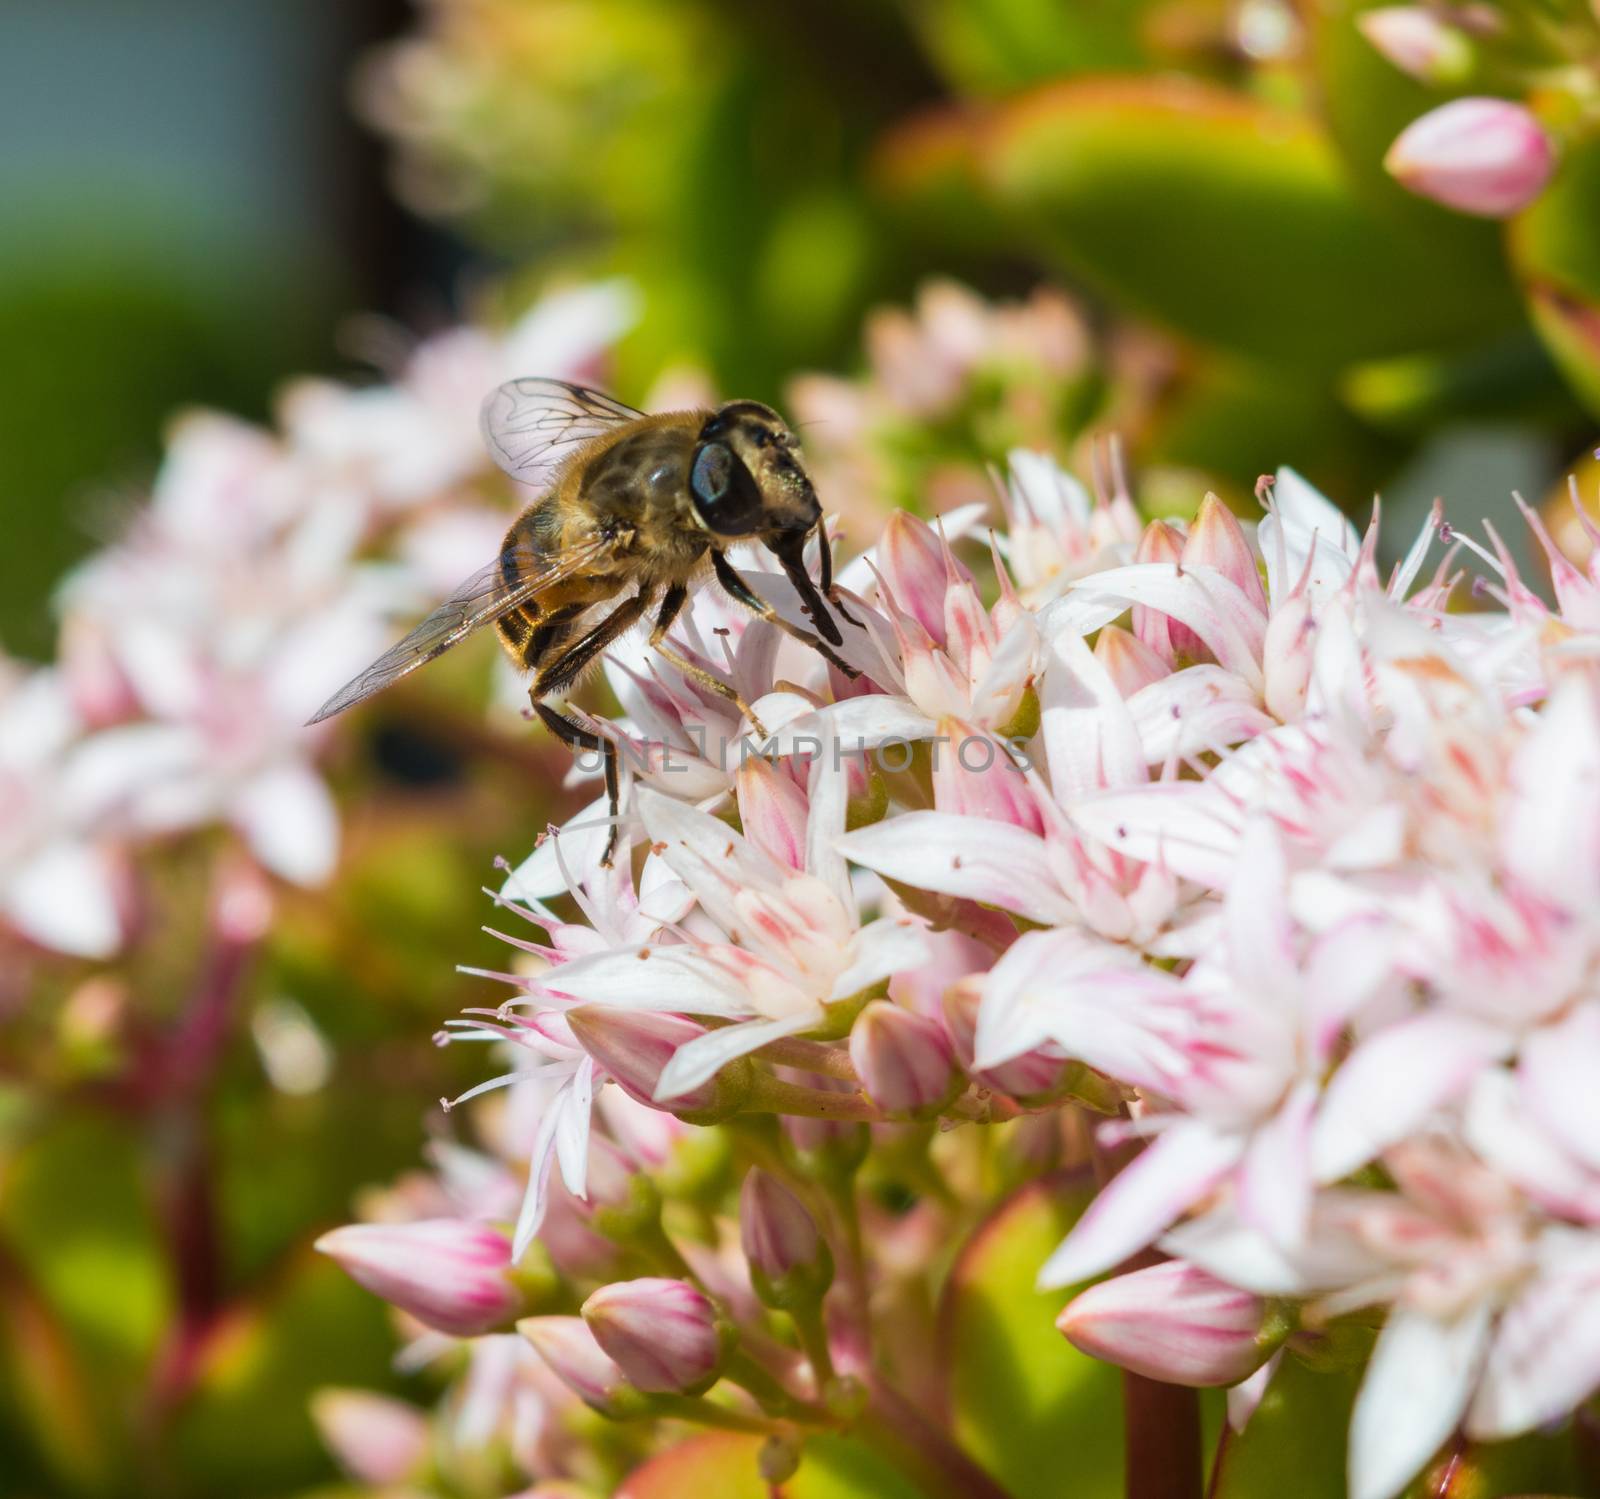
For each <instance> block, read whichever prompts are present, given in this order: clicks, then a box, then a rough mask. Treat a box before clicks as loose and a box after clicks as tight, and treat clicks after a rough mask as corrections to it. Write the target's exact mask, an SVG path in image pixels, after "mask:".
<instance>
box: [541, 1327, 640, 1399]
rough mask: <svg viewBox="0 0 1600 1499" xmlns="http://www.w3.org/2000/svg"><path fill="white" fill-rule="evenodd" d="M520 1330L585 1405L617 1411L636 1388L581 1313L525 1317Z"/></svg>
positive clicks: (554, 1372) (553, 1372) (555, 1373)
mask: <svg viewBox="0 0 1600 1499" xmlns="http://www.w3.org/2000/svg"><path fill="white" fill-rule="evenodd" d="M517 1331H518V1332H520V1333H521V1334H522V1336H523V1337H525V1338H526V1339H527V1340H528V1341H529V1342H530V1343H532V1344H533V1347H534V1351H535V1352H536V1353H537V1354H538V1355H539V1357H540V1358H542V1359H543V1360H544V1361H545V1363H546V1364H548V1365H549V1366H550V1372H551V1373H552V1374H554V1375H555V1376H556V1378H557V1379H559V1380H560V1381H561V1382H562V1384H564V1385H566V1387H567V1388H568V1389H569V1390H571V1391H572V1393H573V1394H574V1395H576V1396H577V1397H578V1398H579V1399H580V1400H581V1401H583V1403H584V1404H585V1405H589V1406H593V1407H594V1409H595V1410H597V1411H599V1412H600V1413H601V1414H602V1415H618V1414H621V1413H622V1411H623V1410H625V1409H626V1408H627V1407H628V1405H629V1404H631V1403H633V1402H630V1401H629V1399H628V1397H629V1396H630V1395H635V1396H636V1392H635V1391H634V1390H633V1389H632V1387H631V1386H630V1385H629V1384H628V1379H627V1376H626V1375H625V1374H623V1372H622V1370H621V1369H619V1368H618V1367H617V1366H616V1364H615V1363H613V1362H612V1360H611V1358H610V1356H609V1355H608V1354H607V1353H606V1351H605V1350H604V1349H603V1348H601V1346H600V1345H599V1343H597V1342H596V1341H595V1337H594V1334H593V1333H592V1332H590V1331H589V1328H588V1324H587V1323H585V1322H584V1320H583V1318H582V1317H524V1318H523V1319H522V1321H520V1322H519V1323H517Z"/></svg>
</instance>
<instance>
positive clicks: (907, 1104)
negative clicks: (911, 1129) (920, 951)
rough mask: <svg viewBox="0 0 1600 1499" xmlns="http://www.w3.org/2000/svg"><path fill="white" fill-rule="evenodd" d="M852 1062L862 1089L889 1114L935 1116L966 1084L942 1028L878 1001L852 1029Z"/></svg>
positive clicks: (919, 1016)
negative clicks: (963, 1084)
mask: <svg viewBox="0 0 1600 1499" xmlns="http://www.w3.org/2000/svg"><path fill="white" fill-rule="evenodd" d="M850 1060H851V1062H852V1063H853V1064H854V1065H855V1069H856V1075H857V1076H858V1077H859V1078H860V1079H861V1088H862V1091H863V1092H864V1093H865V1094H866V1095H867V1097H868V1098H870V1099H871V1100H872V1101H873V1102H874V1103H875V1104H877V1105H878V1107H879V1108H880V1109H882V1110H883V1111H884V1112H885V1113H886V1114H891V1115H895V1116H897V1117H905V1118H918V1117H924V1118H925V1117H930V1116H932V1115H934V1114H937V1113H938V1112H939V1110H940V1109H942V1108H943V1107H944V1106H945V1105H946V1104H947V1103H949V1102H950V1100H951V1099H952V1098H954V1097H955V1095H956V1093H957V1092H958V1091H959V1089H960V1087H961V1083H962V1077H961V1074H960V1072H959V1071H958V1070H957V1068H956V1064H955V1056H954V1054H953V1053H952V1052H951V1050H950V1043H949V1041H948V1040H947V1039H946V1038H945V1034H944V1031H943V1029H942V1028H941V1027H940V1026H939V1025H938V1024H937V1023H936V1022H935V1021H932V1020H928V1019H926V1018H924V1017H923V1016H921V1015H917V1014H914V1013H913V1012H912V1011H910V1010H903V1009H901V1008H900V1006H899V1005H896V1004H892V1003H890V1001H888V1000H886V999H879V1000H874V1001H873V1002H872V1003H871V1004H870V1005H868V1006H867V1007H866V1009H864V1010H863V1011H862V1012H861V1014H860V1015H858V1016H857V1017H856V1023H855V1025H854V1027H853V1028H852V1029H851V1031H850Z"/></svg>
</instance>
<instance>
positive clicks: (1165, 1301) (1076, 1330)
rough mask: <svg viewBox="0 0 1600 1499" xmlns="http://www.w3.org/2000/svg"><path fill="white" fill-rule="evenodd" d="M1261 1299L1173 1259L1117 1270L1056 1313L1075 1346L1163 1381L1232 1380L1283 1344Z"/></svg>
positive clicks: (1205, 1382)
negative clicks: (1121, 1272) (1271, 1328)
mask: <svg viewBox="0 0 1600 1499" xmlns="http://www.w3.org/2000/svg"><path fill="white" fill-rule="evenodd" d="M1268 1320H1269V1308H1268V1305H1267V1303H1266V1302H1265V1301H1263V1300H1262V1299H1261V1297H1259V1296H1252V1295H1251V1294H1250V1293H1249V1292H1248V1291H1240V1290H1238V1289H1236V1288H1235V1287H1233V1286H1230V1285H1228V1284H1226V1283H1225V1282H1223V1281H1220V1280H1218V1279H1217V1278H1216V1277H1215V1276H1213V1275H1208V1274H1207V1273H1206V1272H1205V1271H1204V1270H1197V1269H1195V1268H1194V1267H1193V1266H1192V1265H1186V1264H1184V1263H1183V1262H1182V1261H1179V1260H1169V1261H1167V1262H1166V1263H1164V1264H1160V1265H1152V1266H1150V1267H1149V1268H1148V1269H1146V1270H1134V1271H1131V1272H1130V1273H1128V1274H1127V1275H1118V1276H1116V1277H1114V1278H1113V1279H1111V1280H1106V1281H1102V1282H1101V1283H1100V1284H1099V1285H1096V1286H1090V1287H1089V1289H1088V1290H1087V1291H1084V1292H1082V1293H1081V1294H1079V1295H1078V1296H1075V1297H1074V1298H1073V1299H1072V1301H1071V1302H1069V1303H1068V1304H1067V1306H1066V1307H1065V1308H1064V1309H1063V1311H1062V1313H1061V1315H1060V1316H1059V1317H1057V1318H1056V1326H1057V1327H1058V1328H1059V1329H1060V1330H1061V1331H1062V1332H1063V1333H1064V1334H1065V1335H1066V1338H1067V1341H1068V1342H1070V1343H1071V1344H1072V1345H1073V1347H1075V1348H1079V1349H1081V1350H1082V1351H1083V1352H1084V1353H1087V1354H1090V1355H1092V1356H1093V1357H1094V1358H1100V1359H1105V1360H1106V1361H1107V1362H1108V1363H1113V1364H1120V1365H1121V1366H1122V1367H1123V1368H1124V1369H1131V1370H1132V1371H1133V1372H1134V1373H1135V1374H1143V1375H1145V1376H1146V1377H1147V1378H1150V1379H1159V1380H1163V1381H1165V1382H1166V1383H1167V1384H1182V1385H1231V1384H1237V1383H1238V1382H1239V1381H1240V1380H1241V1379H1244V1378H1246V1377H1247V1376H1248V1375H1250V1374H1253V1373H1254V1372H1255V1371H1256V1370H1257V1369H1259V1368H1260V1367H1261V1365H1262V1364H1264V1363H1265V1362H1266V1361H1267V1359H1268V1358H1270V1357H1271V1355H1272V1352H1273V1350H1274V1348H1275V1347H1276V1345H1277V1343H1278V1342H1279V1341H1281V1339H1280V1338H1278V1337H1277V1336H1275V1335H1274V1334H1273V1333H1272V1332H1270V1331H1269V1330H1268V1327H1267V1323H1268Z"/></svg>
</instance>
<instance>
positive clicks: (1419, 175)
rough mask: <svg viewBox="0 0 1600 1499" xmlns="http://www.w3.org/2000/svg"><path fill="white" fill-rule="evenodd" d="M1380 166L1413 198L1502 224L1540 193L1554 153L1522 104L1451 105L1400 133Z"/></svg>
mask: <svg viewBox="0 0 1600 1499" xmlns="http://www.w3.org/2000/svg"><path fill="white" fill-rule="evenodd" d="M1383 164H1384V166H1385V167H1386V168H1387V169H1388V171H1389V174H1390V175H1391V176H1392V177H1394V178H1395V180H1396V181H1398V182H1399V183H1401V184H1402V185H1403V186H1405V187H1407V188H1409V189H1410V190H1411V191H1412V192H1414V193H1416V194H1417V195H1418V196H1419V197H1423V198H1431V199H1433V201H1434V202H1435V203H1442V204H1444V206H1445V207H1446V208H1454V209H1456V210H1458V211H1459V212H1461V213H1471V214H1477V215H1478V216H1480V217H1481V218H1486V219H1505V218H1510V217H1511V215H1512V214H1514V213H1517V212H1518V211H1519V210H1521V209H1523V208H1526V207H1527V206H1528V204H1530V203H1531V202H1533V200H1534V199H1535V198H1537V197H1538V196H1539V194H1540V193H1541V192H1543V191H1544V185H1545V183H1546V182H1548V181H1549V180H1550V173H1551V171H1552V170H1553V169H1554V167H1555V149H1554V147H1552V145H1551V144H1550V137H1549V136H1547V135H1546V134H1545V133H1544V131H1543V130H1542V129H1541V128H1540V126H1539V122H1538V121H1537V120H1536V119H1534V117H1533V116H1532V115H1531V114H1529V113H1528V111H1527V110H1526V109H1524V108H1523V107H1522V106H1521V105H1520V104H1512V103H1510V102H1509V101H1508V100H1505V99H1456V100H1453V101H1452V102H1451V103H1449V104H1443V105H1441V106H1440V107H1439V108H1438V109H1435V110H1430V111H1429V112H1428V113H1427V114H1425V115H1423V116H1422V118H1421V119H1419V120H1413V121H1412V122H1411V123H1410V124H1409V125H1408V126H1406V128H1405V129H1404V130H1402V131H1401V132H1400V135H1399V137H1398V139H1396V141H1395V143H1394V144H1393V145H1392V146H1390V147H1389V154H1388V155H1387V156H1385V157H1384V159H1383Z"/></svg>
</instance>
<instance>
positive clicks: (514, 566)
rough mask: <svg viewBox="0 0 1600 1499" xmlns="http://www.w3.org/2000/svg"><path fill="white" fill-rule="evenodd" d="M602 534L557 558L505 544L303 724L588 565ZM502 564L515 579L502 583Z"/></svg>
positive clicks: (599, 550) (604, 546)
mask: <svg viewBox="0 0 1600 1499" xmlns="http://www.w3.org/2000/svg"><path fill="white" fill-rule="evenodd" d="M610 547H611V542H610V541H609V540H607V539H606V538H604V537H596V538H595V539H594V540H593V541H588V542H584V543H582V544H581V545H579V546H575V547H570V548H568V549H567V550H566V551H564V552H562V553H561V555H560V556H559V557H556V558H553V559H552V558H549V557H542V556H540V555H539V554H537V553H535V552H533V551H532V549H531V548H528V547H511V548H508V549H507V551H505V552H502V553H501V555H500V556H499V557H497V558H496V559H495V560H494V561H493V562H491V563H490V564H489V565H488V566H487V567H484V568H480V569H479V570H478V571H477V572H475V573H474V574H473V575H472V576H471V577H470V578H468V579H467V581H466V582H465V583H463V584H462V585H461V586H460V587H459V588H458V589H456V591H455V592H454V593H453V594H451V595H450V597H449V598H447V599H446V600H445V601H444V603H442V604H440V605H439V607H438V608H437V609H435V610H434V611H433V613H432V614H430V615H429V616H428V617H427V618H426V619H425V620H423V621H422V623H421V624H420V625H418V626H417V627H416V629H414V630H413V631H412V632H411V633H410V634H409V635H407V636H406V638H405V639H404V640H402V641H400V642H399V643H398V644H397V645H393V646H391V647H390V648H389V649H388V650H386V651H385V652H384V653H383V654H382V655H381V656H379V657H378V659H377V660H376V661H374V662H373V663H372V665H371V666H369V667H368V668H367V669H366V670H365V671H364V672H362V673H361V675H360V676H358V677H356V678H354V679H353V680H352V681H349V682H346V683H345V685H344V686H343V687H341V688H340V689H339V690H338V691H337V692H336V693H334V695H333V696H332V697H330V698H329V699H328V701H327V702H325V703H324V704H323V705H322V706H321V707H320V708H318V709H317V711H316V714H315V716H314V717H312V718H311V719H310V720H309V721H308V724H307V727H309V726H310V724H314V723H321V722H322V720H323V719H325V718H332V717H333V715H334V714H335V713H343V712H344V710H345V709H346V708H353V707H354V706H355V705H356V704H357V703H360V702H364V701H365V700H366V699H367V698H369V697H371V696H372V695H373V694H374V693H376V692H382V691H383V689H384V688H385V687H388V686H390V685H392V684H393V683H395V682H398V681H399V680H400V678H401V677H405V676H409V675H410V674H411V673H412V672H414V671H415V670H416V669H417V668H418V667H419V666H426V665H427V664H428V662H430V661H432V660H433V659H434V658H435V657H437V656H442V655H443V654H444V653H445V652H446V651H447V650H449V649H450V647H451V646H453V645H456V644H457V643H458V642H460V641H463V640H465V639H466V638H467V636H469V635H470V634H472V632H473V631H474V630H477V629H480V628H481V627H482V626H484V625H487V624H491V623H492V622H493V621H495V620H497V619H499V618H500V616H501V615H502V614H506V613H508V612H509V611H510V610H512V609H515V608H516V607H517V606H518V605H519V604H525V603H527V602H528V601H529V600H530V599H533V598H537V597H538V596H539V595H540V594H541V593H543V592H544V591H545V590H546V589H549V588H552V587H554V585H555V584H557V583H560V582H562V581H563V580H564V579H567V578H570V577H572V576H574V575H575V574H577V573H580V572H582V571H583V570H584V569H585V568H587V567H590V566H592V565H593V564H594V563H595V562H596V561H598V560H599V559H600V558H601V557H602V556H604V555H605V553H606V552H607V551H608V550H609V549H610ZM508 563H509V564H510V567H509V571H510V573H511V576H512V577H513V578H515V580H516V581H515V582H514V583H512V582H508V581H507V571H508Z"/></svg>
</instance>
